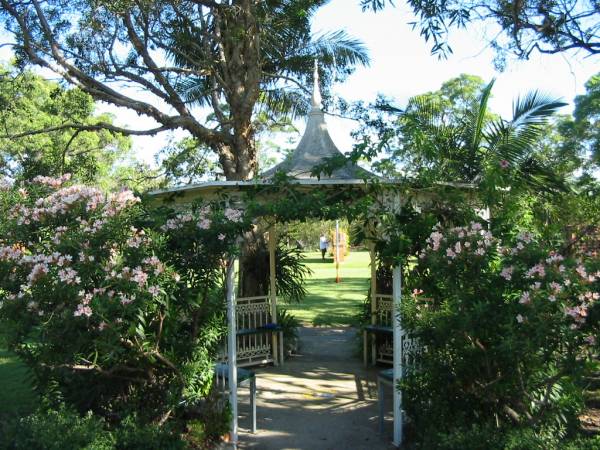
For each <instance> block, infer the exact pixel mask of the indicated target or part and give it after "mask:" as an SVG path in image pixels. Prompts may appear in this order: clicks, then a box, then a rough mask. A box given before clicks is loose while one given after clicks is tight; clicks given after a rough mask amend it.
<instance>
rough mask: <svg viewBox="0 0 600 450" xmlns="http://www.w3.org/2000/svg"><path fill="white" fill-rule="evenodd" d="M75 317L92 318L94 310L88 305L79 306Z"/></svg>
mask: <svg viewBox="0 0 600 450" xmlns="http://www.w3.org/2000/svg"><path fill="white" fill-rule="evenodd" d="M73 315H74V316H75V317H79V316H86V317H90V316H91V315H92V308H90V307H89V306H87V305H84V304H79V305H77V310H76V311H75V312H74V313H73Z"/></svg>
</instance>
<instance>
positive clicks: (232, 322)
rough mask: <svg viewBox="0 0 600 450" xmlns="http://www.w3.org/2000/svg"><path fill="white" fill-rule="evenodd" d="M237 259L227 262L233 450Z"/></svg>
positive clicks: (233, 438) (235, 436)
mask: <svg viewBox="0 0 600 450" xmlns="http://www.w3.org/2000/svg"><path fill="white" fill-rule="evenodd" d="M235 259H236V258H235V257H230V258H229V261H228V262H227V279H226V285H227V325H228V333H227V365H228V368H229V374H228V375H229V404H230V406H231V413H232V417H231V442H232V444H233V448H234V449H235V448H236V446H237V439H238V401H237V323H236V320H237V319H236V311H235V309H236V308H235V306H236V305H235V303H236V302H235Z"/></svg>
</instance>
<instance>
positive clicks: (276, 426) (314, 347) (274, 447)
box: [239, 327, 393, 450]
mask: <svg viewBox="0 0 600 450" xmlns="http://www.w3.org/2000/svg"><path fill="white" fill-rule="evenodd" d="M300 339H301V346H302V347H301V349H300V354H299V355H297V356H294V357H293V358H292V359H291V360H289V361H287V362H286V364H285V365H284V366H283V367H264V368H259V369H257V370H256V372H257V384H258V400H257V422H258V424H257V425H258V431H257V432H256V434H251V433H250V432H249V425H250V421H249V415H248V413H249V407H248V396H247V394H246V392H245V391H246V390H245V389H241V390H240V394H241V395H240V399H239V402H240V406H239V407H240V414H241V417H240V421H239V426H240V437H239V448H242V449H260V450H284V449H302V450H321V449H323V450H329V449H331V450H341V449H357V450H362V449H368V450H388V449H392V448H393V447H392V446H391V445H390V443H389V442H390V439H391V433H392V429H391V418H390V417H389V413H391V411H388V420H387V422H386V433H385V436H384V437H382V436H380V435H379V434H378V430H377V428H378V427H377V400H376V397H377V384H376V374H377V369H369V370H366V369H365V368H364V367H363V365H362V362H361V360H360V358H358V357H357V356H356V350H355V349H356V348H357V343H358V341H357V339H356V331H355V330H354V329H353V328H312V327H304V328H301V329H300ZM388 394H389V395H390V396H391V392H389V393H388ZM389 404H390V402H389V401H388V405H389Z"/></svg>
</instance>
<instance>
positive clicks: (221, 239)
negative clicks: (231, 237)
mask: <svg viewBox="0 0 600 450" xmlns="http://www.w3.org/2000/svg"><path fill="white" fill-rule="evenodd" d="M226 237H227V236H225V235H224V234H223V233H219V235H218V236H217V239H219V240H220V241H224V240H225V238H226Z"/></svg>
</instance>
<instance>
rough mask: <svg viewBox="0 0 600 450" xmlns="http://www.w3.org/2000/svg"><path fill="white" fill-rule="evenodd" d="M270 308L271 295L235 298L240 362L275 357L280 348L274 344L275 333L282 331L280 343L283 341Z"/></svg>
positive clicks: (256, 362)
mask: <svg viewBox="0 0 600 450" xmlns="http://www.w3.org/2000/svg"><path fill="white" fill-rule="evenodd" d="M271 311H272V310H271V300H270V297H269V296H256V297H239V298H237V299H236V325H237V361H238V366H251V365H257V364H266V363H270V362H274V361H276V358H277V354H276V352H277V351H278V349H274V348H273V344H274V340H273V333H279V339H278V340H277V341H278V343H279V345H283V342H281V341H282V339H281V332H280V330H279V328H278V327H277V326H276V325H275V323H274V320H273V317H272V314H271Z"/></svg>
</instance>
